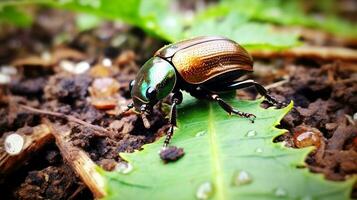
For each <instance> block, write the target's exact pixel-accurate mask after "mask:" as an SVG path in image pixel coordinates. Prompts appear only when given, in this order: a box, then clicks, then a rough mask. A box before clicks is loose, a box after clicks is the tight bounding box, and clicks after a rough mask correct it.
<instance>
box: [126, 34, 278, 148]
mask: <svg viewBox="0 0 357 200" xmlns="http://www.w3.org/2000/svg"><path fill="white" fill-rule="evenodd" d="M252 71H253V59H252V57H251V56H250V55H249V54H248V52H247V51H246V50H245V49H244V48H243V47H241V46H240V45H239V44H237V43H236V42H234V41H232V40H230V39H227V38H224V37H219V36H207V37H196V38H193V39H189V40H184V41H180V42H177V43H174V44H170V45H167V46H164V47H162V48H161V49H159V50H158V51H157V52H156V53H155V55H154V57H152V58H151V59H149V60H148V61H147V62H146V63H145V64H144V65H143V66H142V68H141V69H140V71H139V72H138V74H137V76H136V78H135V80H133V81H131V83H130V92H131V96H132V98H133V103H132V104H130V105H128V108H132V107H134V108H135V110H137V111H138V112H140V113H141V115H142V117H143V120H144V124H145V125H146V126H149V124H148V121H147V119H146V117H145V115H148V114H150V112H151V110H152V107H153V106H154V105H155V104H156V103H157V102H158V101H160V100H162V99H163V98H165V97H167V96H168V95H169V94H171V93H173V95H172V98H171V101H172V105H171V111H170V124H171V126H170V128H169V130H168V133H167V135H166V140H165V142H164V144H163V146H164V147H167V146H168V144H169V143H170V140H171V137H172V135H173V131H174V126H176V105H178V104H180V103H181V101H182V93H181V90H185V91H187V92H189V93H190V94H191V95H192V96H194V97H196V98H206V99H209V100H213V101H216V102H217V103H218V104H219V105H220V106H221V107H222V108H223V109H224V110H225V111H226V112H227V113H229V114H236V115H239V116H241V117H244V118H248V119H250V120H251V121H252V122H254V119H255V118H256V117H255V115H254V114H251V113H245V112H241V111H239V110H237V109H235V108H233V107H232V106H230V105H229V104H228V103H226V102H225V101H224V100H223V99H221V98H220V96H219V93H220V92H223V91H229V90H236V89H241V88H246V87H250V86H255V88H256V89H257V91H258V92H259V93H260V94H261V95H262V96H264V97H265V98H266V99H267V101H268V102H269V103H271V104H272V105H276V106H279V107H280V106H284V105H285V104H284V103H282V102H279V101H277V100H276V99H275V98H273V97H271V96H270V95H269V94H268V93H267V90H266V89H265V88H264V87H263V86H262V85H260V84H258V83H257V82H255V81H254V80H245V81H237V79H238V78H239V77H241V76H242V75H244V74H246V73H248V72H252Z"/></svg>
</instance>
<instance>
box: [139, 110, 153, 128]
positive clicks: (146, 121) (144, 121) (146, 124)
mask: <svg viewBox="0 0 357 200" xmlns="http://www.w3.org/2000/svg"><path fill="white" fill-rule="evenodd" d="M141 118H142V119H143V123H144V126H145V128H150V126H151V125H150V122H149V120H148V118H147V117H146V115H145V113H141Z"/></svg>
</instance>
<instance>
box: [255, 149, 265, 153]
mask: <svg viewBox="0 0 357 200" xmlns="http://www.w3.org/2000/svg"><path fill="white" fill-rule="evenodd" d="M255 152H257V153H262V152H263V149H262V148H256V149H255Z"/></svg>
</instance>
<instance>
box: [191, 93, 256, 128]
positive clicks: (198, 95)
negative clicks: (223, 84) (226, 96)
mask: <svg viewBox="0 0 357 200" xmlns="http://www.w3.org/2000/svg"><path fill="white" fill-rule="evenodd" d="M190 94H191V95H192V96H194V97H196V98H206V99H209V100H213V101H216V102H217V103H218V105H219V106H221V108H223V110H225V111H226V112H227V113H228V114H235V115H238V116H240V117H244V118H248V119H249V120H250V121H251V122H252V123H254V120H255V118H256V116H255V115H254V114H251V113H246V112H242V111H239V110H237V109H236V108H233V107H232V106H231V105H229V104H228V103H227V102H225V101H224V100H223V99H222V98H221V97H220V96H219V95H218V94H215V93H214V92H212V91H211V90H209V89H207V88H205V87H203V86H199V87H197V88H195V90H192V91H190Z"/></svg>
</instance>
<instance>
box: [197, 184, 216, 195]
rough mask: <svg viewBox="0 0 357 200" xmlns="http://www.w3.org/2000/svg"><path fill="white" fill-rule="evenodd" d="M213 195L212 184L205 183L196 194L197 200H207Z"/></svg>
mask: <svg viewBox="0 0 357 200" xmlns="http://www.w3.org/2000/svg"><path fill="white" fill-rule="evenodd" d="M212 194H213V186H212V183H211V182H209V181H207V182H204V183H202V184H201V185H200V186H199V187H198V189H197V192H196V197H197V199H208V198H209V197H210V196H212Z"/></svg>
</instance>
